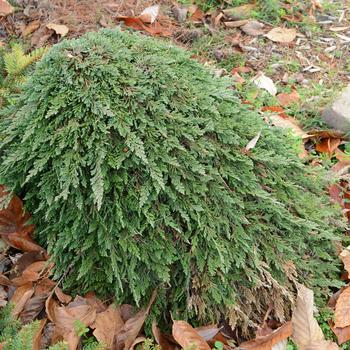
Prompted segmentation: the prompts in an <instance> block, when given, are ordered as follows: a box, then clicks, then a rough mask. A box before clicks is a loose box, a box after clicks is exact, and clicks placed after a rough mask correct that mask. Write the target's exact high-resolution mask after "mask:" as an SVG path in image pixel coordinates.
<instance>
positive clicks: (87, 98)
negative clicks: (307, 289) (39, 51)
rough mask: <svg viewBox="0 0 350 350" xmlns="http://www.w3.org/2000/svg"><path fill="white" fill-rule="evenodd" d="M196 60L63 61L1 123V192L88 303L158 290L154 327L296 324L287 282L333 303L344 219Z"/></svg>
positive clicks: (107, 56)
mask: <svg viewBox="0 0 350 350" xmlns="http://www.w3.org/2000/svg"><path fill="white" fill-rule="evenodd" d="M189 56H190V54H189V53H187V52H185V51H184V50H182V49H179V48H176V47H173V46H171V45H170V44H168V43H162V42H161V41H157V40H155V39H152V38H148V37H145V36H141V35H138V34H130V33H128V32H120V31H119V30H115V31H111V30H103V31H101V32H99V33H89V34H87V35H85V36H83V37H81V38H79V39H76V40H70V41H63V42H62V43H60V44H58V45H55V46H54V47H53V48H52V49H51V50H50V52H49V53H48V54H47V55H45V57H44V58H43V60H42V61H40V62H39V63H38V64H37V67H36V70H35V73H34V74H33V75H32V76H31V78H30V79H29V81H28V83H27V84H26V86H25V88H24V89H23V93H22V94H21V96H19V97H18V99H17V100H16V103H15V104H14V105H13V106H11V107H10V108H7V109H6V110H5V111H4V112H3V120H2V122H1V124H0V132H1V134H2V135H3V138H4V141H3V143H2V145H1V152H2V166H1V168H0V179H1V183H4V184H6V186H8V188H10V189H11V190H13V191H14V192H16V193H18V194H19V195H21V196H22V197H24V198H25V204H26V208H27V210H28V211H29V212H31V213H33V214H34V215H33V221H34V222H35V224H36V225H37V238H38V239H39V240H40V242H41V243H42V244H44V245H45V246H47V247H48V250H49V252H50V254H51V255H52V257H53V259H54V261H55V263H56V277H59V276H60V275H62V274H63V273H65V272H66V270H67V267H68V266H70V265H73V266H74V268H73V269H72V270H71V271H70V272H69V274H68V275H67V276H66V278H65V281H64V283H65V287H66V288H67V289H70V290H78V291H79V293H80V294H82V293H84V292H85V291H88V290H94V291H96V292H97V293H98V294H99V295H106V294H114V295H115V296H116V298H117V302H131V301H133V302H135V303H136V304H142V303H144V302H146V301H148V299H149V296H150V294H151V292H152V291H153V290H154V289H155V288H159V296H158V299H157V304H156V308H155V312H158V313H160V312H161V311H163V310H164V309H168V310H171V312H172V315H173V317H174V318H192V319H196V320H201V321H203V320H208V319H214V318H218V317H219V315H220V313H223V314H225V315H229V316H230V318H231V321H232V322H234V321H235V320H236V319H238V320H239V321H240V322H244V320H246V318H247V317H250V316H252V315H254V317H258V316H257V315H259V314H264V313H265V311H266V310H267V309H268V307H269V306H270V305H271V296H272V295H273V298H272V303H275V305H276V306H278V307H279V309H280V306H281V305H285V308H286V310H287V312H288V307H289V301H290V299H291V292H292V291H293V283H292V282H290V281H289V280H288V278H287V277H286V269H287V270H288V269H289V270H288V271H289V277H290V278H291V279H293V274H291V273H290V268H291V267H292V269H293V268H294V267H295V269H296V271H297V273H298V280H299V282H303V283H306V284H307V285H309V286H311V287H312V288H313V289H314V290H315V291H316V293H318V294H327V293H328V287H329V286H330V285H334V284H336V283H337V282H336V280H337V276H336V274H337V271H338V266H337V263H335V261H336V260H335V254H334V251H333V244H332V240H334V239H339V234H338V226H340V225H341V223H339V222H338V221H337V220H338V218H341V215H340V214H339V212H338V211H335V210H334V209H333V208H332V207H331V206H330V204H329V199H328V197H327V196H326V195H325V194H323V182H322V181H321V179H320V177H319V176H318V174H317V173H316V171H317V170H316V169H315V168H307V167H305V166H304V165H303V164H302V162H301V161H300V159H299V158H298V156H297V154H296V152H295V150H294V145H295V141H294V140H293V139H291V138H290V137H289V136H288V133H284V132H283V131H281V130H280V129H275V128H273V127H272V126H269V125H267V124H266V123H265V122H264V121H263V120H262V119H261V117H260V116H259V114H258V113H257V112H255V111H252V110H250V109H249V107H247V106H246V105H242V104H241V103H240V100H239V99H238V97H237V94H236V92H235V91H233V90H232V88H231V81H230V80H229V79H228V78H215V77H213V75H212V73H211V72H210V71H209V70H207V69H206V68H204V67H203V66H201V65H200V64H199V63H198V62H196V61H194V60H191V59H190V57H189ZM259 131H261V137H260V139H259V141H258V143H257V145H256V147H255V148H254V149H253V150H251V151H250V152H244V151H243V149H244V147H245V146H246V145H247V143H248V142H249V140H251V139H252V138H253V137H254V136H255V135H256V134H257V133H258V132H259ZM339 220H340V219H339ZM287 267H289V268H287ZM237 296H239V297H237Z"/></svg>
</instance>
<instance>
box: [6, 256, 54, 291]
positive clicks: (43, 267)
mask: <svg viewBox="0 0 350 350" xmlns="http://www.w3.org/2000/svg"><path fill="white" fill-rule="evenodd" d="M52 267H53V264H48V262H47V261H36V262H34V263H32V264H31V265H29V266H28V267H27V268H26V269H25V270H24V271H23V272H22V274H21V276H19V277H16V278H14V279H12V283H13V284H14V285H15V286H21V285H23V284H26V283H28V282H36V281H38V280H39V279H40V278H41V277H43V275H44V273H49V272H48V271H50V270H51V269H52Z"/></svg>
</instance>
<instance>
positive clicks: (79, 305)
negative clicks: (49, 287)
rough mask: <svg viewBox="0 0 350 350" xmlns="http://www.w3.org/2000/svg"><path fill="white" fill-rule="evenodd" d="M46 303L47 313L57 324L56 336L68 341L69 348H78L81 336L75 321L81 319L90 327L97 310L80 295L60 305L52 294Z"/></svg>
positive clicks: (72, 349)
mask: <svg viewBox="0 0 350 350" xmlns="http://www.w3.org/2000/svg"><path fill="white" fill-rule="evenodd" d="M45 304H46V314H47V316H48V318H49V319H50V320H51V321H52V322H54V323H55V326H56V327H55V337H62V338H63V339H64V340H65V341H66V342H67V344H68V348H69V350H76V348H77V346H78V344H79V340H80V337H79V335H77V334H76V332H75V330H74V323H75V321H77V320H79V321H80V322H82V323H83V324H84V325H85V326H86V327H89V326H90V325H91V324H92V323H93V322H94V321H95V319H96V310H95V309H94V308H93V307H91V306H90V305H89V304H88V303H87V301H86V300H85V299H84V298H82V297H79V296H77V297H76V298H75V299H74V301H73V302H71V303H70V304H68V305H67V306H58V304H57V302H56V301H55V300H54V299H52V295H50V297H49V298H48V299H47V300H46V303H45Z"/></svg>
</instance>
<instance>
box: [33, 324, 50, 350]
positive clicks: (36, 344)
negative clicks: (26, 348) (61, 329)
mask: <svg viewBox="0 0 350 350" xmlns="http://www.w3.org/2000/svg"><path fill="white" fill-rule="evenodd" d="M46 321H47V319H46V318H44V319H42V320H40V325H39V328H38V330H37V331H36V333H35V334H34V337H33V348H32V350H41V349H42V346H41V337H42V332H43V329H44V327H45V325H46Z"/></svg>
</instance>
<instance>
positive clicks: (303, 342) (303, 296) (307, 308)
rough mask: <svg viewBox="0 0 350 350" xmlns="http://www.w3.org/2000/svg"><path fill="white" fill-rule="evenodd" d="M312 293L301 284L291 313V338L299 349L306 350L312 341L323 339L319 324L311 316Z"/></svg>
mask: <svg viewBox="0 0 350 350" xmlns="http://www.w3.org/2000/svg"><path fill="white" fill-rule="evenodd" d="M313 311H314V293H313V292H312V290H310V289H308V288H306V287H305V286H303V285H301V286H300V287H299V288H298V296H297V301H296V308H295V310H294V312H293V315H292V327H293V335H292V339H293V341H294V343H295V344H296V345H297V346H298V349H299V350H306V348H307V346H309V345H310V344H311V343H314V342H320V341H323V340H324V336H323V333H322V330H321V328H320V326H319V325H318V323H317V321H316V319H315V318H314V316H313Z"/></svg>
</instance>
